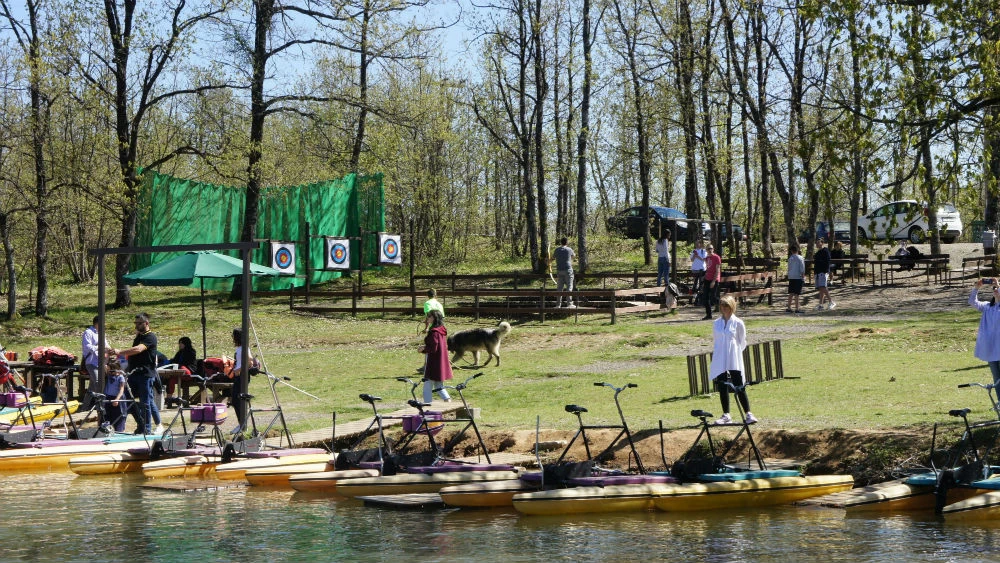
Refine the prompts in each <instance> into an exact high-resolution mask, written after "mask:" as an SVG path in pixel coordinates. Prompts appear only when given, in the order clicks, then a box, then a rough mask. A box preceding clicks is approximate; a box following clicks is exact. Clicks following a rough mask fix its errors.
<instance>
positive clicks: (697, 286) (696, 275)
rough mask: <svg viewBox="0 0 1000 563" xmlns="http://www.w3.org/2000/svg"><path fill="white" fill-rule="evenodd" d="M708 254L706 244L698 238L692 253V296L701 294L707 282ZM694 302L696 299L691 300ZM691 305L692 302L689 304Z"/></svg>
mask: <svg viewBox="0 0 1000 563" xmlns="http://www.w3.org/2000/svg"><path fill="white" fill-rule="evenodd" d="M707 256H708V252H707V251H706V250H705V242H704V241H703V240H701V238H698V240H696V241H694V250H692V251H691V295H692V296H696V295H698V294H699V293H701V285H702V283H703V282H704V281H705V258H706V257H707ZM691 299H692V300H693V299H694V297H692V298H691ZM688 304H689V305H690V302H689V303H688Z"/></svg>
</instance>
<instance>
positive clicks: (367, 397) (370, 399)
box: [358, 393, 382, 404]
mask: <svg viewBox="0 0 1000 563" xmlns="http://www.w3.org/2000/svg"><path fill="white" fill-rule="evenodd" d="M358 398H360V399H361V400H362V401H364V402H366V403H370V404H375V401H381V400H382V397H376V396H375V395H369V394H368V393H362V394H360V395H358Z"/></svg>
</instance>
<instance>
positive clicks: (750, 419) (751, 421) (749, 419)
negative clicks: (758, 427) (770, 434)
mask: <svg viewBox="0 0 1000 563" xmlns="http://www.w3.org/2000/svg"><path fill="white" fill-rule="evenodd" d="M743 420H744V421H746V423H747V424H754V423H756V422H759V421H758V420H757V417H756V416H754V415H753V414H752V413H749V412H748V413H747V416H746V418H745V419H743Z"/></svg>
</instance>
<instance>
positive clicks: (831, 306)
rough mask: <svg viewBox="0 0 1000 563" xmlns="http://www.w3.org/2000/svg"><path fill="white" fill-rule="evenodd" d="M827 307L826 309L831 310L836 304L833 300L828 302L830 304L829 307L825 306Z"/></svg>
mask: <svg viewBox="0 0 1000 563" xmlns="http://www.w3.org/2000/svg"><path fill="white" fill-rule="evenodd" d="M827 308H828V309H830V310H831V311H832V310H834V309H836V308H837V304H836V303H834V302H833V301H831V302H830V306H829V307H827Z"/></svg>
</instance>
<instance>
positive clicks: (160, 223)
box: [130, 171, 385, 290]
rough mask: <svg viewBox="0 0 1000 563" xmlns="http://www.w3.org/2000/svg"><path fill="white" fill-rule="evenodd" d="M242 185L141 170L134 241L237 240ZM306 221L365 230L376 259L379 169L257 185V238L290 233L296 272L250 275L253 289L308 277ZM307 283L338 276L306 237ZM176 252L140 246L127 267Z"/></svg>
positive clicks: (258, 254)
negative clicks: (141, 250) (317, 179)
mask: <svg viewBox="0 0 1000 563" xmlns="http://www.w3.org/2000/svg"><path fill="white" fill-rule="evenodd" d="M245 195H246V189H245V188H242V187H240V188H237V187H232V186H216V185H213V184H206V183H204V182H195V181H192V180H185V179H182V178H174V177H173V176H168V175H166V174H159V173H156V172H153V171H146V172H145V173H144V174H143V188H142V191H141V192H140V195H139V201H138V207H139V210H140V211H139V213H140V216H139V223H138V227H137V232H136V242H135V244H136V246H164V245H173V244H213V243H221V242H238V241H239V238H240V232H241V231H242V228H243V209H244V203H245ZM306 223H308V224H309V231H310V234H311V235H313V237H315V236H331V237H357V236H360V233H361V232H362V231H364V232H365V239H364V243H365V248H364V256H363V258H364V260H363V263H364V264H365V269H368V268H370V267H372V264H375V263H377V261H378V241H377V240H376V238H377V237H375V236H369V233H371V232H373V231H379V232H381V231H385V193H384V191H383V187H382V175H381V174H375V175H371V176H357V175H355V174H348V175H347V176H344V177H343V178H341V179H340V180H330V181H325V182H317V183H315V184H309V185H304V186H288V187H269V188H264V189H263V190H262V191H261V197H260V218H259V220H258V221H257V234H256V238H258V239H270V240H274V241H282V242H289V241H294V242H295V243H296V244H295V254H296V260H295V262H296V265H295V273H296V275H295V277H290V276H282V277H280V278H274V279H270V278H267V279H255V280H254V289H255V290H268V289H273V290H279V289H288V288H289V287H292V286H295V287H300V286H304V285H305V281H306V280H305V275H306V269H305V261H304V254H305V252H306V246H305V244H306V240H305V237H306ZM359 244H360V241H358V240H352V241H351V269H352V270H357V269H358V268H359V265H360V264H361V262H362V260H361V257H362V253H361V251H360V246H359ZM270 250H271V249H270V246H269V245H267V244H265V243H261V249H260V250H258V251H255V252H253V253H252V254H251V256H250V259H251V261H252V262H256V263H258V264H263V265H265V266H270V265H271V263H270V262H271V259H270ZM308 252H309V266H310V270H311V271H312V273H311V278H312V283H321V282H325V281H329V280H332V279H334V278H338V277H340V276H341V273H340V272H336V271H330V270H323V267H324V265H325V262H324V255H325V253H326V244H325V241H324V240H323V239H321V238H310V239H309V241H308ZM176 255H177V253H166V252H165V253H161V254H140V255H136V256H133V257H132V262H131V267H130V270H131V271H133V272H134V271H136V270H139V269H141V268H145V267H146V266H150V265H152V264H155V263H158V262H162V261H164V260H167V259H169V258H172V257H174V256H176ZM231 283H232V282H231V281H210V280H206V288H207V287H209V286H212V287H211V288H212V289H219V288H222V287H227V286H228V285H229V284H231Z"/></svg>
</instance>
